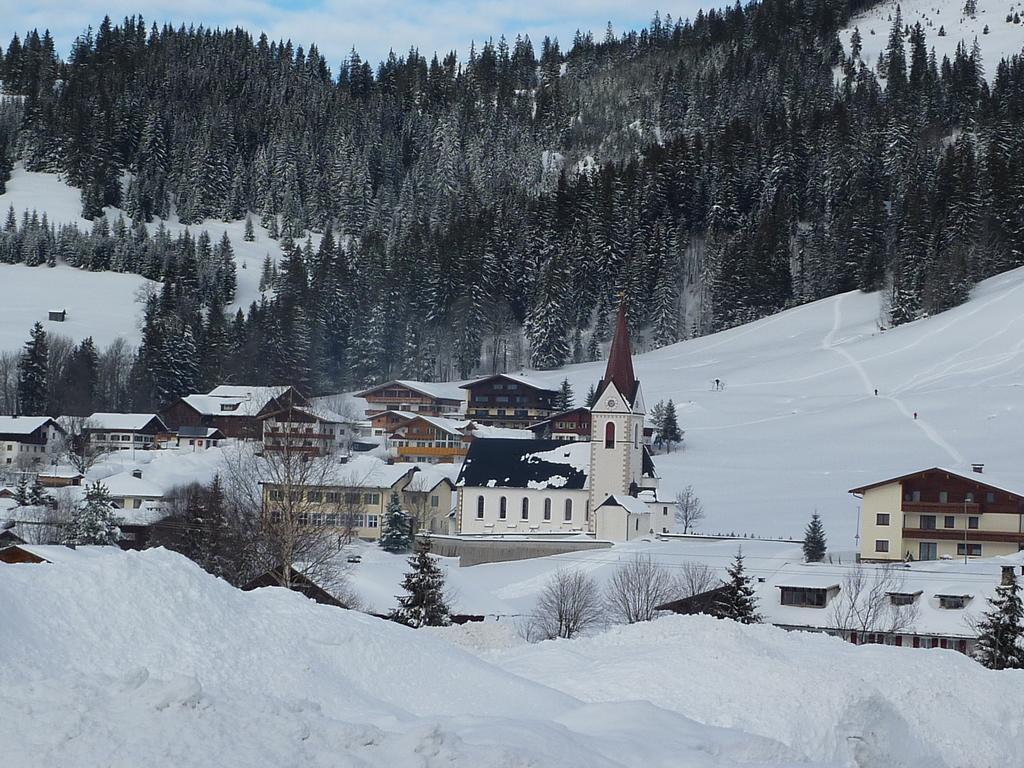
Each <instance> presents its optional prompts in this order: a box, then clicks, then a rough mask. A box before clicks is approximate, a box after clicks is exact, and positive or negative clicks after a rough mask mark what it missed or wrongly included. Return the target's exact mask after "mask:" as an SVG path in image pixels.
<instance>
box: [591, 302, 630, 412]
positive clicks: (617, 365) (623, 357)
mask: <svg viewBox="0 0 1024 768" xmlns="http://www.w3.org/2000/svg"><path fill="white" fill-rule="evenodd" d="M609 383H612V384H614V385H615V388H616V389H617V390H619V393H620V394H621V395H622V396H623V397H624V398H626V400H627V401H628V402H629V404H630V405H633V401H634V400H635V399H636V390H637V387H638V386H639V382H638V381H637V380H636V374H634V373H633V355H632V353H631V351H630V348H629V328H628V327H627V326H626V302H625V299H623V300H622V301H621V302H619V318H618V320H617V321H616V323H615V336H614V338H612V348H611V350H610V351H609V352H608V366H607V367H606V368H605V371H604V378H603V379H601V384H600V385H599V386H598V388H597V391H598V394H599V395H600V394H603V393H604V390H605V387H607V386H608V384H609Z"/></svg>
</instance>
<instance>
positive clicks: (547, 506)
mask: <svg viewBox="0 0 1024 768" xmlns="http://www.w3.org/2000/svg"><path fill="white" fill-rule="evenodd" d="M544 519H545V520H550V519H551V499H544Z"/></svg>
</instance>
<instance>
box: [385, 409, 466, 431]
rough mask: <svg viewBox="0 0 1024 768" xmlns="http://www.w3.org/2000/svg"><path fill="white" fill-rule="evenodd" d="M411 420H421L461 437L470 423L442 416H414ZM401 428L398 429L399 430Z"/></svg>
mask: <svg viewBox="0 0 1024 768" xmlns="http://www.w3.org/2000/svg"><path fill="white" fill-rule="evenodd" d="M413 418H418V419H423V420H424V421H425V422H427V423H428V424H431V425H432V426H435V427H437V428H438V429H440V430H442V431H444V432H447V433H448V434H451V435H461V434H462V433H463V431H464V430H465V429H466V427H467V426H468V425H469V423H470V422H468V421H466V420H465V419H448V418H445V417H444V416H424V415H422V414H415V415H414V416H413ZM402 426H405V425H402ZM401 428H402V427H399V429H401Z"/></svg>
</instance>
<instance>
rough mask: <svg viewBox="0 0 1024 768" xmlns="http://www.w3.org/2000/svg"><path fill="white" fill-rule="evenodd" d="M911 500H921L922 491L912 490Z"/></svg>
mask: <svg viewBox="0 0 1024 768" xmlns="http://www.w3.org/2000/svg"><path fill="white" fill-rule="evenodd" d="M910 500H911V501H920V500H921V492H920V491H911V492H910Z"/></svg>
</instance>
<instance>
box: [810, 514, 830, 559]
mask: <svg viewBox="0 0 1024 768" xmlns="http://www.w3.org/2000/svg"><path fill="white" fill-rule="evenodd" d="M826 549H827V547H826V543H825V526H823V525H822V524H821V515H819V514H818V512H817V511H815V512H814V513H813V514H812V515H811V522H809V523H808V524H807V529H806V530H805V531H804V560H805V561H806V562H808V563H820V562H821V561H822V560H824V559H825V552H826Z"/></svg>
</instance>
